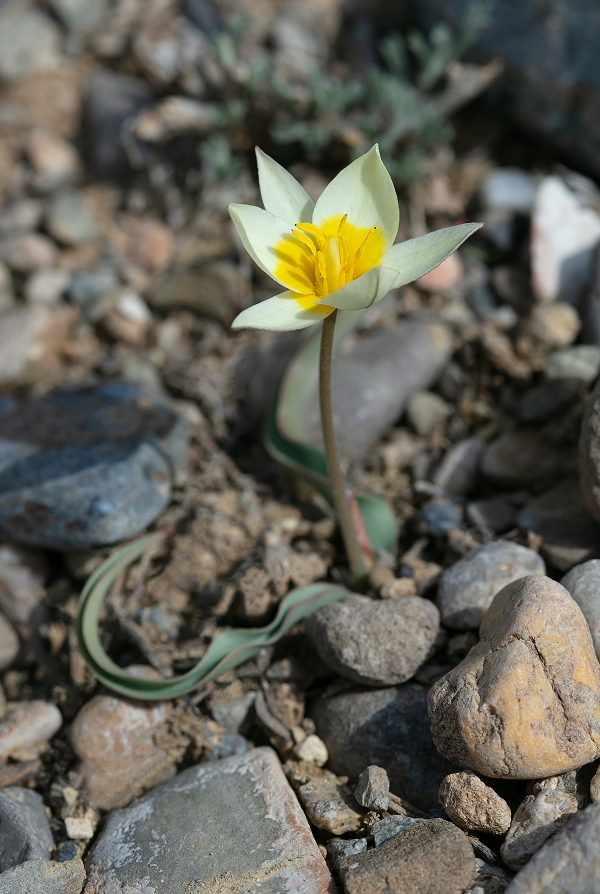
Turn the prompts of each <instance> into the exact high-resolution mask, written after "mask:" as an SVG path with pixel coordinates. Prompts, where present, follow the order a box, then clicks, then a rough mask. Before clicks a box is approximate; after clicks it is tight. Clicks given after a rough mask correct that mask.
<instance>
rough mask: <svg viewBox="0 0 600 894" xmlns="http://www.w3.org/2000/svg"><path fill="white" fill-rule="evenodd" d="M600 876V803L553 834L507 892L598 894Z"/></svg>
mask: <svg viewBox="0 0 600 894" xmlns="http://www.w3.org/2000/svg"><path fill="white" fill-rule="evenodd" d="M598 879H600V803H597V804H590V805H589V806H588V807H586V808H585V810H582V811H580V812H579V813H577V814H576V815H575V816H574V817H573V819H572V820H570V821H569V822H568V823H567V825H566V826H565V827H564V828H563V829H561V830H560V831H559V832H557V833H556V835H553V836H552V838H550V840H549V841H547V842H546V844H545V845H544V846H543V847H542V848H540V850H539V851H538V852H537V853H536V854H534V856H533V857H532V858H531V860H530V861H529V863H528V864H527V866H525V867H524V868H523V869H522V870H521V871H520V872H519V873H518V875H517V876H516V877H515V878H514V879H513V881H512V882H511V883H510V885H509V886H508V888H507V889H506V891H507V894H595V892H597V891H598Z"/></svg>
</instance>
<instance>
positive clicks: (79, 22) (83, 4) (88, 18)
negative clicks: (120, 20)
mask: <svg viewBox="0 0 600 894" xmlns="http://www.w3.org/2000/svg"><path fill="white" fill-rule="evenodd" d="M51 5H52V8H53V9H54V10H55V12H56V13H57V15H59V16H60V18H61V20H62V21H63V22H64V24H65V25H66V27H67V28H68V29H69V30H70V31H72V32H74V33H75V34H77V35H83V34H91V33H92V32H93V31H94V30H95V29H96V28H98V26H99V25H100V23H101V22H102V19H103V18H104V16H105V15H106V13H107V12H108V8H109V6H108V2H107V0H95V2H94V3H88V2H87V0H51Z"/></svg>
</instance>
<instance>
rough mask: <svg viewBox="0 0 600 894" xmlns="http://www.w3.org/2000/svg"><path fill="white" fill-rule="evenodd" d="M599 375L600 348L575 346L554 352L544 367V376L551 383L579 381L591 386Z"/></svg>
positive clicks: (595, 346) (596, 346)
mask: <svg viewBox="0 0 600 894" xmlns="http://www.w3.org/2000/svg"><path fill="white" fill-rule="evenodd" d="M598 373H600V346H598V345H575V347H573V348H563V350H561V351H555V352H554V354H551V355H550V357H549V358H548V360H547V362H546V365H545V366H544V375H545V376H546V378H547V379H551V380H552V381H555V380H560V379H580V380H581V381H582V382H584V383H585V384H586V385H591V384H592V382H594V381H595V379H597V378H598Z"/></svg>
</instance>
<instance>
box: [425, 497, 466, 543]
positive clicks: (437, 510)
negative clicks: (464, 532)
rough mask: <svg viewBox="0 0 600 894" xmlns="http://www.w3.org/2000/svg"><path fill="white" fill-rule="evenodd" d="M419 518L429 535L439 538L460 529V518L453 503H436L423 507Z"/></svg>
mask: <svg viewBox="0 0 600 894" xmlns="http://www.w3.org/2000/svg"><path fill="white" fill-rule="evenodd" d="M421 518H422V519H423V522H424V524H425V527H426V528H427V532H428V533H429V534H433V535H434V536H440V535H444V534H447V533H448V532H449V531H454V530H455V529H456V528H460V516H459V514H458V510H457V509H456V506H455V505H454V504H453V503H442V502H439V501H436V502H435V503H430V504H429V506H425V507H424V508H423V510H422V511H421Z"/></svg>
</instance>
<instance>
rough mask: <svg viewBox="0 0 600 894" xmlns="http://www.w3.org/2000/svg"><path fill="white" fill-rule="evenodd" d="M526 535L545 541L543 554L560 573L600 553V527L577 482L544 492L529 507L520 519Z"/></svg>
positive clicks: (525, 508) (542, 549) (543, 542)
mask: <svg viewBox="0 0 600 894" xmlns="http://www.w3.org/2000/svg"><path fill="white" fill-rule="evenodd" d="M517 522H518V524H519V526H520V527H521V528H523V529H524V530H525V531H533V532H534V533H535V534H539V535H540V537H541V538H542V544H541V546H540V552H541V553H542V555H543V556H544V558H545V559H546V560H547V561H548V562H551V563H552V564H553V565H555V566H556V567H557V568H558V569H559V570H560V571H568V570H569V568H572V567H573V565H578V564H579V563H580V562H585V561H586V560H587V559H591V558H593V557H594V556H597V555H598V554H599V552H600V525H598V523H597V522H596V521H595V520H594V519H593V518H592V516H591V515H590V513H589V512H588V510H587V508H586V506H585V504H584V498H583V495H582V490H581V487H580V485H579V481H578V480H577V478H574V477H571V476H567V477H566V478H565V480H564V481H562V482H561V483H560V484H557V485H556V486H555V487H553V488H551V489H550V490H547V491H544V492H543V493H541V494H538V495H537V496H535V497H532V498H531V500H530V501H529V502H528V503H527V504H526V506H525V507H524V508H523V509H522V510H521V512H520V513H519V515H518V516H517Z"/></svg>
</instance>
